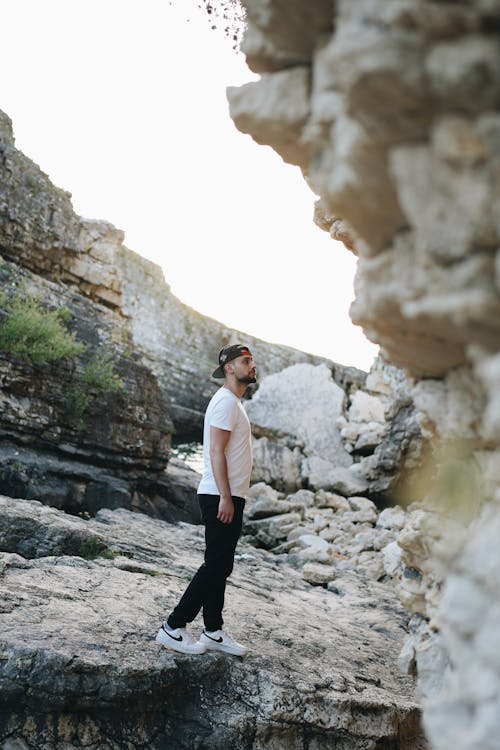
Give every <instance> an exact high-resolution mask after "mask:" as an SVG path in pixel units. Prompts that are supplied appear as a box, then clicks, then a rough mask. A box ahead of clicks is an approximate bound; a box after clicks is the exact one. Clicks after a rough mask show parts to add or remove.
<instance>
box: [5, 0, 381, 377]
mask: <svg viewBox="0 0 500 750" xmlns="http://www.w3.org/2000/svg"><path fill="white" fill-rule="evenodd" d="M2 26H3V35H2V44H1V45H0V62H1V65H2V70H3V76H2V84H1V88H0V91H1V98H0V108H1V109H3V110H4V111H5V112H7V114H8V115H9V116H10V117H11V118H12V120H13V123H14V132H15V136H16V143H17V146H18V148H20V149H21V150H22V151H24V153H25V154H26V155H28V156H29V157H31V158H32V159H33V160H34V161H35V162H37V163H38V164H39V165H40V166H41V168H42V169H43V171H45V172H47V173H48V174H49V176H50V177H51V179H52V180H53V182H55V184H56V185H58V186H59V187H62V188H64V189H66V190H69V191H70V192H71V193H72V195H73V205H74V208H75V210H76V211H77V212H78V213H79V214H81V215H83V216H86V217H90V218H98V219H106V220H108V221H111V222H112V223H113V224H115V225H116V226H117V227H119V228H120V229H123V230H124V231H125V243H126V245H127V246H128V247H130V248H131V249H132V250H135V251H136V252H138V253H140V254H141V255H144V256H145V257H147V258H149V259H151V260H153V261H155V262H156V263H158V264H159V265H161V267H162V269H163V271H164V274H165V278H166V280H167V282H168V283H169V284H170V285H171V287H172V291H173V292H174V293H175V294H176V295H177V296H178V297H180V299H181V300H183V301H184V302H186V303H187V304H189V305H191V306H192V307H194V308H195V309H197V310H199V311H200V312H202V313H204V314H207V315H210V316H212V317H215V318H217V319H218V320H221V321H222V322H223V323H225V324H227V325H230V326H234V327H236V328H239V329H240V330H242V331H245V332H248V333H251V334H253V335H256V336H259V337H261V338H263V339H266V340H268V341H274V342H277V343H282V344H288V345H290V346H295V347H297V348H299V349H303V350H305V351H309V352H313V353H317V354H321V355H323V356H327V357H330V358H332V359H333V360H335V361H337V362H340V363H342V364H347V365H356V366H358V367H362V368H363V369H368V368H369V366H370V364H371V362H372V360H373V357H374V356H375V354H376V352H377V348H376V347H375V346H373V344H370V343H369V342H368V341H367V340H366V338H365V337H364V335H363V333H362V331H361V329H359V328H356V327H355V326H353V325H352V324H351V322H350V320H349V316H348V309H349V305H350V303H351V301H352V298H353V287H352V282H353V275H354V270H355V258H354V257H353V256H352V255H351V254H350V253H349V252H348V251H347V250H346V249H345V248H344V247H343V245H341V244H340V243H337V242H334V241H333V240H331V239H330V237H329V236H328V235H327V234H326V233H324V232H322V231H321V230H320V229H318V228H317V227H316V226H315V225H314V224H313V221H312V213H313V204H314V200H315V196H314V195H313V193H311V191H310V190H309V188H308V187H307V185H306V184H305V182H304V180H303V178H302V176H301V174H300V170H299V169H298V168H297V167H292V166H290V165H286V164H284V162H283V161H282V160H281V158H280V157H279V156H277V155H276V154H275V153H274V152H273V151H272V150H271V149H270V148H268V147H263V146H258V145H257V144H255V143H254V142H253V141H252V139H251V138H250V136H247V135H243V134H241V133H239V132H238V131H237V130H236V128H235V127H234V125H233V123H232V121H231V119H230V118H229V114H228V105H227V100H226V96H225V89H226V86H228V85H239V84H242V83H244V82H246V81H249V80H253V79H255V78H256V76H254V75H253V74H251V73H250V71H249V70H248V69H247V68H246V65H245V63H244V59H243V58H242V57H241V56H239V55H237V54H235V52H234V51H233V50H232V49H231V43H230V42H229V41H228V40H226V39H225V38H224V37H223V34H222V33H220V32H219V31H212V30H210V25H209V23H208V22H207V19H206V17H205V15H204V13H203V12H202V11H200V10H199V9H198V8H197V4H196V0H178V1H176V0H172V3H171V4H170V5H169V3H168V2H167V0H142V1H141V3H138V2H137V1H136V0H85V1H83V0H71V2H68V0H43V2H40V0H3V2H2Z"/></svg>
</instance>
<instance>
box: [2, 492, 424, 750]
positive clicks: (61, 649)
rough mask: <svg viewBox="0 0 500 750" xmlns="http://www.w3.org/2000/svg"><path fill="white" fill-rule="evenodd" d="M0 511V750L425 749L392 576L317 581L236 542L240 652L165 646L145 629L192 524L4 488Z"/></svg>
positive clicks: (186, 567) (170, 583)
mask: <svg viewBox="0 0 500 750" xmlns="http://www.w3.org/2000/svg"><path fill="white" fill-rule="evenodd" d="M281 502H284V501H281ZM257 503H258V501H256V502H254V503H253V510H254V513H255V509H256V508H257ZM0 511H1V512H0V549H1V550H2V551H1V554H0V571H1V574H0V576H1V577H0V581H1V582H0V587H1V590H2V596H1V605H0V608H1V613H0V622H1V637H0V640H1V644H0V692H1V698H2V706H3V708H2V711H1V713H0V748H1V750H28V749H29V750H31V748H37V750H49V748H50V749H52V748H55V747H57V748H58V749H62V748H64V750H73V749H75V750H76V749H77V748H78V749H80V748H84V747H85V748H88V749H89V750H112V749H113V750H118V749H119V750H122V749H123V748H127V749H129V750H139V748H140V749H141V750H142V749H145V748H148V749H152V750H156V749H158V750H159V749H160V748H162V749H165V748H172V749H174V748H175V749H176V750H177V749H182V748H185V750H188V749H189V750H191V749H192V748H200V749H201V748H213V749H214V750H215V749H216V748H217V750H219V748H221V747H223V746H227V747H232V748H248V749H250V748H251V749H252V750H257V749H262V750H263V749H264V748H266V750H269V748H276V749H278V748H283V747H286V748H297V749H298V748H301V749H304V750H305V749H308V750H312V749H313V748H314V749H315V750H320V749H323V748H324V750H326V749H327V748H331V747H336V748H342V749H343V750H358V749H361V748H362V749H363V750H375V748H377V749H379V750H381V749H382V748H386V750H389V748H390V749H391V750H393V749H395V748H398V750H410V748H411V750H417V748H423V747H425V744H424V741H423V739H422V736H421V733H420V729H419V711H418V707H417V703H416V701H415V699H414V696H413V681H412V680H411V678H409V677H406V676H404V675H403V674H402V673H401V672H400V671H399V670H398V667H397V664H396V662H397V656H398V654H399V651H400V649H401V645H402V643H403V639H404V638H405V635H406V631H407V619H408V618H407V614H406V613H405V611H404V610H403V608H402V607H401V604H400V603H399V601H398V599H397V597H396V595H395V593H394V591H393V587H392V585H390V584H389V585H388V584H387V583H382V582H377V581H374V580H372V578H371V577H369V576H367V575H364V574H362V572H361V571H358V572H356V571H355V570H350V569H345V568H344V569H342V568H339V570H338V571H337V572H336V577H335V581H334V583H333V584H332V583H330V584H329V585H328V586H327V587H325V586H322V585H315V586H313V585H311V584H310V583H308V582H307V581H306V580H304V578H303V577H302V575H301V574H300V573H299V572H297V571H296V570H295V569H294V568H293V567H292V566H291V565H290V564H289V560H288V558H287V556H286V555H278V556H276V555H273V554H272V553H269V552H268V551H265V550H261V549H256V548H255V547H252V546H250V545H248V544H247V543H245V541H242V543H241V545H240V547H239V550H238V556H237V563H236V567H235V572H234V573H233V576H232V578H231V579H230V583H229V586H228V596H227V626H228V628H229V629H230V630H231V631H232V632H233V633H234V635H235V636H236V637H237V638H240V639H241V640H243V641H245V642H246V643H248V644H249V647H250V650H249V654H248V655H247V657H245V658H244V659H239V658H237V657H228V656H225V655H221V654H216V653H211V654H204V655H202V656H197V657H192V656H185V655H180V654H174V653H172V652H169V651H167V650H165V649H164V648H163V647H161V646H159V645H158V644H156V642H155V641H154V635H155V632H156V630H157V628H158V626H159V624H160V622H161V620H162V618H163V617H164V616H165V614H166V613H167V612H168V610H169V608H170V607H171V606H172V604H173V603H174V601H175V599H176V597H177V596H178V595H179V593H180V592H181V591H182V590H183V588H184V587H185V585H186V582H187V580H188V578H189V576H190V574H191V573H192V571H193V570H194V569H195V568H196V567H197V566H198V564H199V562H200V559H201V551H202V533H203V532H202V529H201V528H200V527H197V526H191V525H189V524H184V523H179V524H177V525H172V524H168V523H165V522H163V521H160V520H156V519H151V518H149V517H147V516H144V515H142V514H136V513H131V512H129V511H126V510H102V511H100V512H99V513H98V515H97V516H96V518H94V519H91V520H89V521H84V520H82V519H79V518H75V517H72V516H68V515H66V514H64V513H62V512H61V511H58V510H56V509H53V508H47V507H45V506H42V505H41V504H39V503H37V502H35V501H26V500H12V499H11V498H5V497H2V498H1V499H0ZM346 512H349V511H346ZM354 512H358V511H354ZM320 538H321V537H318V539H320ZM200 627H201V623H199V622H196V623H195V625H194V629H195V630H196V631H197V630H198V629H199V628H200Z"/></svg>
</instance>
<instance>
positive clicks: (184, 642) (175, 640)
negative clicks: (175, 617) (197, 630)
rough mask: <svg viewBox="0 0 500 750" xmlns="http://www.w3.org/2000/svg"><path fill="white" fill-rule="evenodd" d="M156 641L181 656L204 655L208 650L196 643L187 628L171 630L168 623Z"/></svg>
mask: <svg viewBox="0 0 500 750" xmlns="http://www.w3.org/2000/svg"><path fill="white" fill-rule="evenodd" d="M156 640H157V641H158V643H161V644H162V646H166V647H167V648H171V649H173V650H174V651H180V652H181V654H204V653H205V651H206V650H207V649H206V646H205V645H204V644H203V643H200V641H195V639H194V638H193V636H192V635H191V633H190V632H189V630H188V629H187V628H171V627H170V626H169V625H167V623H166V622H164V623H163V625H162V626H161V628H160V629H159V631H158V633H157V634H156Z"/></svg>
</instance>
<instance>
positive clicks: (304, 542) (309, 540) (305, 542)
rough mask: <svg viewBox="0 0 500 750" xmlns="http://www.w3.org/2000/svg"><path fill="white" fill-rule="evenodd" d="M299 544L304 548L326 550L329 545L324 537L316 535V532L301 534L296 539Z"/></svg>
mask: <svg viewBox="0 0 500 750" xmlns="http://www.w3.org/2000/svg"><path fill="white" fill-rule="evenodd" d="M297 541H298V543H299V545H300V546H301V547H302V548H303V549H305V548H306V547H312V548H314V549H316V550H321V551H323V550H327V549H329V547H330V545H329V544H328V542H327V541H326V540H325V539H322V538H321V537H319V536H317V535H316V534H301V536H299V537H298V539H297Z"/></svg>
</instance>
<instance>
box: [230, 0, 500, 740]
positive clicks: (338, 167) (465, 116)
mask: <svg viewBox="0 0 500 750" xmlns="http://www.w3.org/2000/svg"><path fill="white" fill-rule="evenodd" d="M244 6H245V8H246V9H247V18H248V28H247V31H246V34H245V39H244V43H243V49H244V51H245V53H246V55H247V60H248V64H249V65H250V67H251V68H252V69H253V70H256V71H258V72H260V73H262V76H261V79H260V80H259V81H256V82H252V83H249V84H246V85H245V86H243V87H240V88H238V89H235V88H232V89H229V91H228V95H229V101H230V109H231V114H232V117H233V119H234V121H235V123H236V125H237V127H238V128H240V129H241V130H242V131H243V132H246V133H250V134H251V135H252V136H253V137H254V139H255V140H256V141H257V142H259V143H265V144H269V145H270V146H272V147H273V148H274V149H275V150H276V151H277V152H278V153H279V154H280V155H281V156H282V157H283V159H284V160H285V161H288V162H290V163H292V164H297V165H299V166H300V168H301V169H302V171H303V173H304V175H305V177H306V179H307V181H308V183H309V184H310V185H311V187H312V188H313V190H314V191H315V193H316V194H317V195H319V196H320V199H319V201H318V204H317V207H316V221H317V223H318V224H319V225H320V226H321V227H322V228H324V229H325V230H327V231H329V232H330V234H331V235H332V237H334V238H338V239H341V240H343V241H344V243H345V244H346V246H347V247H348V248H349V249H350V250H351V251H353V252H355V253H356V254H357V255H358V258H359V261H358V271H357V278H356V299H355V302H354V304H353V306H352V310H351V315H352V318H353V320H354V322H356V323H358V324H359V325H362V326H363V328H364V330H365V332H366V333H367V335H368V336H369V338H371V339H372V340H373V341H375V342H377V343H379V344H380V345H381V348H382V352H383V353H384V356H385V357H386V358H387V359H388V360H389V361H390V362H392V363H394V364H396V365H398V366H400V367H404V368H406V370H407V371H408V372H409V373H410V374H411V375H412V376H413V378H414V397H415V403H416V405H417V408H418V410H419V413H420V416H419V421H420V424H421V426H422V428H423V430H424V433H425V434H426V435H427V436H428V437H429V438H431V439H433V440H434V442H435V446H436V447H435V450H434V454H432V452H431V455H430V457H429V465H428V467H427V469H426V470H425V471H424V474H425V473H427V474H428V476H427V479H429V476H431V475H432V477H433V478H434V479H436V478H437V484H436V482H434V485H433V491H432V492H431V494H432V495H433V498H434V512H433V513H431V519H432V518H433V520H429V517H428V516H426V514H425V513H424V514H423V515H424V516H425V519H426V520H424V518H423V517H422V518H416V519H415V525H414V528H413V530H412V531H411V533H410V532H408V534H407V536H406V539H405V540H402V544H403V546H404V549H405V555H406V559H407V562H408V564H409V565H411V564H412V561H413V567H414V570H415V571H416V574H415V580H414V605H415V607H416V609H415V611H418V612H420V613H421V616H422V617H423V619H424V620H425V621H427V620H428V618H429V617H431V616H432V620H431V622H430V627H429V626H427V630H425V628H424V631H422V633H421V637H420V640H419V638H418V637H416V639H415V641H414V643H413V656H412V657H411V658H409V659H406V664H407V666H408V668H411V669H414V668H415V666H416V668H417V670H418V671H419V675H420V685H421V691H422V696H423V698H424V708H425V711H424V715H425V720H426V727H427V730H428V733H429V737H430V739H431V741H432V745H433V747H434V748H436V750H449V748H451V747H458V746H459V747H461V748H462V749H463V750H472V749H473V748H474V749H475V748H478V747H481V748H496V747H497V746H498V739H497V738H498V734H499V732H500V720H499V716H500V667H499V664H498V659H496V658H494V656H493V655H494V654H495V653H498V638H493V636H492V633H493V630H492V628H493V624H492V623H493V620H494V619H495V616H496V615H495V613H496V612H497V610H498V606H499V590H498V585H497V584H498V573H497V571H498V570H499V569H500V557H499V554H500V553H499V551H498V550H499V548H498V544H497V543H496V542H495V541H493V537H492V529H493V528H495V527H496V524H497V519H498V515H499V512H500V507H499V504H500V471H499V467H500V428H499V425H500V398H499V395H498V394H499V392H500V388H499V386H500V322H499V321H500V315H499V313H500V250H499V245H500V225H499V222H498V202H499V196H500V179H499V175H500V169H499V166H500V38H499V33H498V31H499V28H500V4H499V3H498V2H497V0H493V1H492V2H487V1H484V2H483V1H480V2H476V3H470V2H466V1H465V0H464V1H455V2H436V1H431V0H424V1H423V2H422V1H421V0H407V1H406V0H405V2H384V0H368V1H366V2H365V1H362V2H351V1H350V0H339V2H324V1H323V0H312V1H311V2H309V3H307V5H304V3H302V2H299V1H297V2H290V3H287V4H286V8H285V5H284V3H283V2H282V1H281V0H244ZM423 478H424V479H426V477H425V476H424V477H423ZM475 478H477V479H478V481H475ZM464 495H465V503H463V504H462V506H463V505H465V508H464V507H461V508H460V513H457V511H456V508H457V507H458V506H460V502H459V500H460V499H462V500H463V499H464ZM436 499H437V500H439V499H441V501H444V503H445V504H444V507H438V508H437V509H436V507H435V502H436ZM487 501H489V502H487ZM450 508H451V510H450ZM453 509H455V510H453ZM464 510H465V511H467V512H465V513H464ZM443 511H444V517H448V521H447V524H449V526H450V527H451V529H450V533H449V535H446V534H445V536H444V538H443V534H442V531H443V529H444V528H445V527H446V525H447V524H446V523H444V521H443ZM455 516H457V517H455ZM471 519H472V520H471ZM462 523H465V529H466V530H465V537H463V536H460V534H458V531H457V529H456V527H457V525H458V526H460V525H461V524H462ZM457 534H458V537H459V538H461V539H462V541H461V542H459V543H457V541H456V540H457ZM464 539H467V541H464ZM480 550H483V552H484V554H481V553H480ZM486 571H488V573H486ZM493 571H495V572H493ZM425 581H427V583H428V584H429V586H430V591H432V592H433V594H432V596H431V597H430V598H429V600H426V596H425V595H424V590H425ZM443 591H444V595H443V594H442V592H443ZM440 592H441V593H440ZM410 598H411V597H410ZM488 598H489V602H490V605H489V607H488V605H487V604H486V602H487V600H488ZM417 600H420V603H419V604H416V602H417ZM422 602H423V603H422ZM497 632H498V630H497ZM445 673H446V674H445ZM444 676H445V685H444V687H443V684H442V680H443V677H444Z"/></svg>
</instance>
